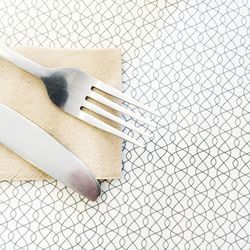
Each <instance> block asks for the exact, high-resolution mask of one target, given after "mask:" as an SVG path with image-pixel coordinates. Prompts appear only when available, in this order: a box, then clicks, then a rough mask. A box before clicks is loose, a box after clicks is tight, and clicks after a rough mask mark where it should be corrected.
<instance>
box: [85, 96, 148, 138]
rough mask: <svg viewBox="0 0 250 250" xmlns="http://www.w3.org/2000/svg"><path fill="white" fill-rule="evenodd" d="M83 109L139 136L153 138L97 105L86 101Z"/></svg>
mask: <svg viewBox="0 0 250 250" xmlns="http://www.w3.org/2000/svg"><path fill="white" fill-rule="evenodd" d="M83 107H85V108H87V109H89V110H91V111H93V112H95V113H97V114H99V115H101V116H104V117H106V118H108V119H109V120H112V121H114V122H116V123H119V124H121V125H123V126H125V127H127V128H130V129H132V130H134V131H136V132H137V133H139V134H142V135H146V136H147V137H149V138H151V137H152V135H150V134H149V133H147V132H144V131H143V130H142V129H140V128H137V127H135V126H134V125H132V124H130V123H128V122H126V121H124V120H123V119H121V118H120V117H117V116H115V115H113V114H111V113H109V112H108V111H106V110H105V109H102V108H100V107H98V106H97V105H95V104H93V103H91V102H89V101H85V102H84V105H83Z"/></svg>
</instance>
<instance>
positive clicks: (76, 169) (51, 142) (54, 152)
mask: <svg viewBox="0 0 250 250" xmlns="http://www.w3.org/2000/svg"><path fill="white" fill-rule="evenodd" d="M0 144H3V145H5V146H6V147H7V148H9V149H10V150H12V151H13V152H15V153H16V154H18V155H19V156H21V157H22V158H24V159H25V160H27V161H29V162H30V163H31V164H33V165H34V166H36V167H37V168H39V169H41V170H42V171H44V172H45V173H47V174H48V175H50V176H51V177H53V178H55V179H57V180H58V181H60V182H61V183H63V184H64V185H66V186H68V187H70V188H72V189H73V190H75V191H76V192H78V193H79V194H81V195H84V196H85V197H87V198H88V199H90V200H93V201H94V200H96V199H97V197H98V196H99V194H100V185H99V183H98V181H97V180H96V179H95V177H94V175H93V174H92V173H91V172H90V170H89V169H88V168H87V167H86V166H85V165H84V164H83V163H82V162H81V161H80V160H79V159H78V158H77V157H76V156H75V155H73V154H72V153H71V152H70V151H68V150H67V149H66V148H65V147H64V146H62V145H61V144H60V143H59V142H58V141H56V140H55V139H54V138H53V137H51V136H50V135H49V134H48V133H46V132H45V131H44V130H43V129H41V128H40V127H38V126H37V125H36V124H34V123H33V122H31V121H30V120H28V119H26V118H25V117H23V116H22V115H20V114H19V113H17V112H15V111H14V110H12V109H10V108H8V107H7V106H5V105H3V104H1V103H0Z"/></svg>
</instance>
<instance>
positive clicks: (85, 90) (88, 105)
mask: <svg viewBox="0 0 250 250" xmlns="http://www.w3.org/2000/svg"><path fill="white" fill-rule="evenodd" d="M0 57H2V58H4V59H5V60H7V61H9V62H11V63H13V64H15V65H16V66H18V67H20V68H22V69H24V70H25V71H27V72H29V73H31V74H32V75H35V76H36V77H38V78H40V79H41V80H42V81H43V83H44V84H45V86H46V89H47V93H48V96H49V98H50V99H51V101H52V102H53V103H54V104H55V105H56V106H58V107H59V108H61V109H62V110H63V111H65V112H66V113H68V114H70V115H72V116H74V117H76V118H78V119H80V120H82V121H84V122H86V123H88V124H90V125H92V126H94V127H97V128H99V129H102V130H104V131H106V132H109V133H112V134H114V135H116V136H118V137H120V138H122V139H125V140H127V141H130V142H132V143H134V144H135V145H137V146H140V147H145V145H143V144H141V143H140V142H138V141H137V140H136V139H134V138H133V137H131V136H129V135H127V134H125V133H123V132H122V131H120V130H118V129H116V128H114V127H113V126H111V125H109V124H107V123H105V122H103V121H101V120H99V119H98V118H96V117H94V116H92V115H90V114H89V113H87V112H86V110H89V111H91V112H94V113H96V114H98V115H100V116H103V117H105V118H107V119H109V120H112V121H114V122H116V123H118V124H121V125H123V126H125V127H127V128H129V129H131V130H132V131H136V132H137V133H139V134H140V135H145V136H148V137H149V138H151V137H152V134H149V133H147V132H144V131H143V130H142V129H140V128H138V127H136V126H134V125H132V124H131V123H128V122H126V121H125V120H123V119H121V118H120V117H118V116H116V115H113V114H112V113H110V112H108V111H107V110H105V109H103V108H101V107H99V106H98V105H96V104H94V103H93V102H90V101H89V98H90V99H93V100H95V101H97V102H99V103H101V104H104V105H105V106H106V107H109V108H111V109H113V110H116V111H119V112H121V113H124V114H126V115H129V116H130V117H132V118H134V119H137V120H138V121H140V122H143V123H145V124H147V125H151V126H154V127H156V124H154V123H153V122H151V121H148V120H147V119H145V118H144V117H142V116H140V115H138V114H136V113H134V112H133V111H131V110H128V109H127V108H124V107H122V106H121V105H119V104H117V103H116V102H113V101H111V100H110V99H109V98H107V97H104V96H103V95H101V94H100V91H101V92H103V93H106V94H109V95H111V96H113V97H115V98H118V99H120V100H122V101H125V102H128V103H130V104H132V105H134V106H136V107H139V108H141V109H143V110H145V111H148V112H150V113H152V114H154V115H156V116H159V114H158V112H156V111H155V110H153V109H151V108H150V107H147V106H145V105H144V104H142V103H140V102H138V101H136V100H135V99H133V98H132V97H130V96H128V95H126V94H124V93H122V92H121V91H120V90H118V89H116V88H114V87H111V86H109V85H108V84H106V83H104V82H102V81H100V80H98V79H96V78H95V77H93V76H92V75H89V74H87V73H86V72H83V71H81V70H80V69H77V68H47V67H44V66H42V65H40V64H38V63H36V62H34V61H32V60H30V59H28V58H26V57H24V56H23V55H20V54H18V53H17V52H15V51H13V50H11V49H9V48H6V47H0ZM96 90H99V91H98V92H97V91H96Z"/></svg>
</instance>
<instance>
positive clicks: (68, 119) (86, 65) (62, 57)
mask: <svg viewBox="0 0 250 250" xmlns="http://www.w3.org/2000/svg"><path fill="white" fill-rule="evenodd" d="M14 50H15V51H17V52H19V53H21V54H23V55H24V56H26V57H28V58H30V59H31V60H34V61H36V62H37V63H40V64H42V65H44V66H48V67H75V68H80V69H81V70H83V71H85V72H87V73H89V74H92V75H93V76H95V77H96V78H98V79H100V80H102V81H104V82H106V83H107V84H110V85H112V86H114V87H117V88H120V86H121V52H120V49H116V48H114V49H47V48H15V49H14ZM0 102H1V103H3V104H5V105H7V106H9V107H10V108H13V109H14V110H15V111H17V112H19V113H21V114H22V115H24V116H25V117H26V118H28V119H30V120H31V121H33V122H34V123H36V124H37V125H38V126H40V127H41V128H43V129H44V130H45V131H47V132H48V133H49V134H51V135H52V136H53V137H54V138H55V139H56V140H58V141H59V142H60V143H62V144H63V145H64V146H65V147H66V148H67V149H69V150H70V151H71V152H72V153H74V154H75V155H76V156H77V157H79V159H80V160H82V161H83V162H84V163H85V164H86V165H87V166H88V167H89V169H90V170H91V171H92V172H93V173H94V175H95V176H96V177H97V178H98V179H114V178H119V177H120V173H121V140H120V139H119V138H117V137H115V136H113V135H111V134H109V133H106V132H103V131H101V130H99V129H96V128H94V127H92V126H90V125H88V124H86V123H84V122H82V121H80V120H78V119H76V118H74V117H72V116H70V115H68V114H66V113H64V112H63V111H62V110H60V109H59V108H58V107H56V106H55V105H54V104H53V103H52V102H51V101H50V99H49V98H48V96H47V92H46V89H45V87H44V85H43V82H42V81H41V80H40V79H38V78H36V77H35V76H32V75H31V74H29V73H27V72H25V71H24V70H22V69H20V68H18V67H16V66H14V65H13V64H11V63H9V62H7V61H5V60H3V59H0ZM102 120H104V118H102ZM104 121H105V122H107V123H109V124H111V125H112V126H116V127H117V128H118V129H119V126H118V125H116V124H114V123H112V122H110V121H108V120H104ZM0 122H1V121H0ZM13 126H15V124H13ZM23 146H24V147H25V145H23ZM44 179H51V177H50V176H48V175H47V174H45V173H44V172H42V171H40V170H39V169H37V168H36V167H34V166H32V165H31V164H30V163H28V162H27V161H25V160H24V159H22V158H21V157H19V156H17V155H16V154H15V153H13V152H11V151H10V150H9V149H7V148H6V147H4V146H3V145H0V180H44Z"/></svg>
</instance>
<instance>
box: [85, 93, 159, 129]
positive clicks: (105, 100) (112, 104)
mask: <svg viewBox="0 0 250 250" xmlns="http://www.w3.org/2000/svg"><path fill="white" fill-rule="evenodd" d="M88 97H90V98H92V99H94V100H96V101H98V102H100V103H102V104H104V105H106V106H108V107H110V108H112V109H114V110H117V111H119V112H121V113H123V114H126V115H129V116H130V117H132V118H134V119H136V120H138V121H141V122H143V123H145V124H148V125H150V126H152V127H156V126H157V125H156V124H155V123H154V122H151V121H148V120H147V119H145V118H144V117H142V116H140V115H137V114H136V113H134V112H132V111H130V110H128V109H126V108H123V107H122V106H121V105H119V104H117V103H115V102H113V101H110V100H109V99H108V98H106V97H104V96H102V95H100V94H98V93H96V92H94V91H91V92H90V94H89V95H88Z"/></svg>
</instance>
